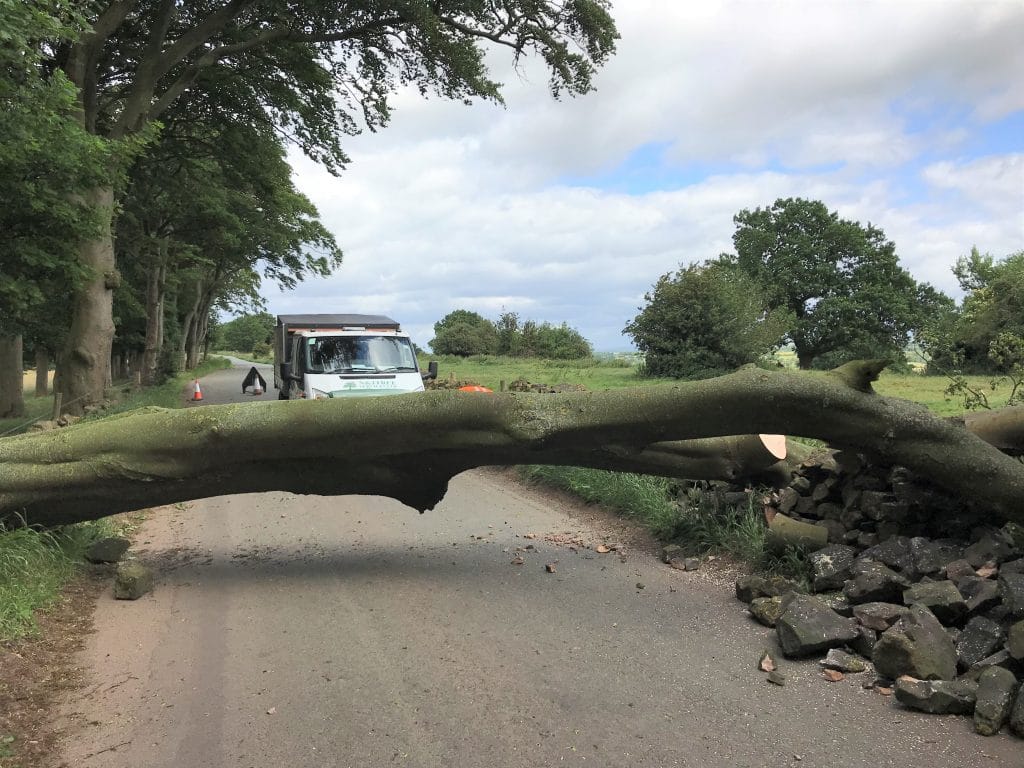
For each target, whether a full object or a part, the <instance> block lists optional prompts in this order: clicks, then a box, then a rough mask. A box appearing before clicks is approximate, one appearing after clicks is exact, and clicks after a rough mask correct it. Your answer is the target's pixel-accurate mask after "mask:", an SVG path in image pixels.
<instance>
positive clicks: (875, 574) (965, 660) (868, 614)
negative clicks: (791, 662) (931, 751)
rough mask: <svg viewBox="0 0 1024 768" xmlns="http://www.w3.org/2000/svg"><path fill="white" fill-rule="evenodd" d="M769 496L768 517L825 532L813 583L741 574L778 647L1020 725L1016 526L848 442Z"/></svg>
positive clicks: (1021, 609)
mask: <svg viewBox="0 0 1024 768" xmlns="http://www.w3.org/2000/svg"><path fill="white" fill-rule="evenodd" d="M721 492H722V494H723V496H725V495H735V494H736V492H737V489H736V488H731V487H730V488H726V489H724V490H722V491H721ZM765 501H766V510H765V511H766V516H767V517H768V518H772V517H773V516H778V515H784V516H786V518H787V519H788V520H790V521H792V522H794V523H796V524H798V525H804V526H814V527H816V528H819V529H823V530H824V531H825V532H826V533H827V537H826V541H827V544H826V545H825V546H823V547H821V548H819V549H818V550H817V551H815V552H812V553H810V556H809V560H810V564H811V569H812V577H811V589H812V592H813V594H810V595H808V594H801V590H800V588H799V586H798V585H797V584H795V583H793V582H791V581H788V580H786V579H783V578H779V577H771V578H768V577H764V576H759V575H749V576H743V577H741V578H740V579H739V580H737V582H736V596H737V598H738V599H740V600H742V601H743V602H745V603H747V604H748V605H749V609H750V613H751V616H752V617H753V618H754V619H756V620H757V621H759V622H761V623H762V624H764V625H766V626H772V627H775V630H776V633H777V638H778V642H779V646H780V648H781V649H782V652H783V654H784V655H785V656H786V657H789V658H803V657H808V656H815V655H817V656H821V655H823V654H825V653H826V652H827V653H828V656H827V657H826V658H825V660H824V661H822V665H823V666H824V667H825V668H826V670H828V669H832V670H839V671H844V672H851V673H854V674H856V672H855V670H857V669H858V668H861V669H866V670H870V669H871V668H872V667H873V670H874V678H873V679H872V680H870V681H866V683H865V687H872V686H873V687H875V688H878V689H879V691H880V692H882V693H889V692H890V691H891V692H892V693H893V694H894V699H895V700H896V701H897V702H898V703H899V704H901V705H902V706H905V707H908V708H911V709H915V710H919V711H922V712H931V713H936V714H959V715H966V716H969V717H973V718H974V727H975V730H976V731H977V732H978V733H980V734H982V735H986V736H989V735H992V734H994V733H997V732H998V731H999V730H1000V729H1001V728H1002V727H1004V726H1007V727H1008V729H1009V730H1010V731H1012V732H1013V733H1015V734H1016V735H1017V736H1020V737H1024V686H1022V685H1021V681H1022V680H1024V528H1022V527H1021V526H1019V525H1016V524H1014V523H1007V524H1006V525H1003V526H1002V527H996V526H995V525H993V524H992V522H991V520H992V517H991V516H990V515H988V514H986V512H985V510H981V509H976V508H974V507H973V506H972V505H970V504H965V503H963V502H961V501H958V500H956V499H952V498H950V497H949V496H947V495H945V494H944V493H943V492H941V491H940V490H938V489H937V488H935V487H933V486H930V485H929V484H927V483H925V482H923V481H920V480H918V479H915V478H914V477H913V476H912V475H911V473H910V472H909V471H907V470H906V469H904V468H902V467H893V468H884V469H883V468H880V467H874V466H869V465H868V464H867V463H866V462H865V461H864V459H863V458H862V457H860V456H857V455H854V454H850V453H836V454H832V455H829V456H827V457H825V458H824V459H818V460H816V461H814V462H809V463H807V464H805V465H804V466H802V467H801V468H800V470H799V471H798V473H797V475H796V476H795V477H794V479H793V481H792V482H791V483H790V484H789V486H788V487H786V488H783V489H782V490H780V491H778V492H777V493H774V494H772V495H771V496H770V497H769V498H767V499H766V500H765ZM851 660H853V661H854V662H859V663H860V664H861V665H863V667H859V665H858V664H856V663H854V664H851ZM868 661H870V665H868V664H867V662H868ZM840 662H842V663H840ZM829 679H834V678H833V677H829Z"/></svg>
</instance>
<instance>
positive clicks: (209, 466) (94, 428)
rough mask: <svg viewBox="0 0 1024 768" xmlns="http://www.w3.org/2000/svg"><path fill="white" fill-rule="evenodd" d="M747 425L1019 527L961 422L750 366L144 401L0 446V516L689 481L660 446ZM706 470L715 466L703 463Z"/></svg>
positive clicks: (1023, 491) (80, 516) (1009, 473)
mask: <svg viewBox="0 0 1024 768" xmlns="http://www.w3.org/2000/svg"><path fill="white" fill-rule="evenodd" d="M751 432H757V433H767V434H790V435H795V436H803V437H813V438H818V439H820V440H824V441H826V442H828V443H830V444H832V445H833V446H836V447H843V448H852V449H856V450H858V451H861V452H864V453H867V454H869V455H871V456H872V457H873V458H874V459H875V460H876V461H880V462H882V463H887V464H901V465H904V466H907V467H909V468H910V469H912V470H914V471H915V472H917V473H918V474H920V475H922V476H924V477H927V478H929V479H930V480H932V481H933V482H935V483H936V484H938V485H940V486H942V487H945V488H946V489H948V490H950V491H952V492H955V493H957V494H960V495H961V496H962V497H963V498H966V499H970V500H971V501H972V502H974V503H978V504H983V505H987V506H988V507H990V508H991V510H992V511H993V513H994V514H995V515H997V516H1000V517H1003V518H1006V519H1013V520H1016V521H1017V522H1024V464H1021V463H1020V462H1019V461H1017V460H1016V459H1014V458H1012V457H1010V456H1007V455H1004V454H1003V453H1001V452H1000V451H999V450H998V449H996V448H994V447H993V446H991V445H988V444H987V443H985V442H984V441H982V440H980V439H979V438H977V437H975V436H973V435H971V434H970V433H968V432H967V431H966V430H965V429H964V428H963V427H962V426H958V425H956V424H954V423H951V422H948V421H946V420H944V419H940V418H936V417H935V416H933V415H932V414H931V413H929V412H928V411H927V410H926V409H925V408H924V407H922V406H919V405H916V404H914V403H910V402H907V401H904V400H898V399H892V398H884V397H880V396H878V395H875V394H871V393H870V392H864V391H859V389H856V388H854V387H852V386H850V385H849V384H848V383H847V381H846V380H845V379H844V377H841V376H835V377H809V376H806V375H802V374H799V373H792V372H785V371H764V370H758V369H753V368H751V369H744V370H740V371H737V372H736V373H733V374H730V375H728V376H723V377H719V378H716V379H708V380H705V381H697V382H688V383H681V384H678V385H676V386H672V387H643V388H635V389H625V390H616V391H608V392H586V393H565V394H558V395H550V394H545V395H531V394H521V393H504V394H495V395H481V394H475V393H464V392H448V391H436V392H427V393H423V394H416V395H403V396H395V397H385V398H366V399H353V400H318V401H297V402H290V401H289V402H281V401H277V402H256V403H248V404H244V405H242V404H239V405H220V406H206V407H201V408H190V409H186V410H176V411H168V410H161V409H144V410H140V411H135V412H132V413H129V414H123V415H120V416H117V417H112V418H109V419H104V420H99V421H93V422H85V423H82V424H78V425H76V426H74V427H69V428H67V429H63V430H59V431H56V432H50V433H40V434H32V435H24V436H19V437H14V438H6V439H3V440H0V515H5V514H11V513H22V514H24V515H25V516H26V517H27V518H28V520H29V521H30V522H36V523H42V524H56V523H65V522H71V521H77V520H86V519H94V518H98V517H103V516H106V515H109V514H113V513H116V512H122V511H127V510H134V509H139V508H143V507H150V506H156V505H160V504H168V503H172V502H178V501H185V500H189V499H198V498H204V497H208V496H219V495H225V494H231V493H244V492H258V491H269V490H282V491H292V492H295V493H312V494H321V495H338V494H350V493H354V494H360V493H362V494H380V495H385V496H391V497H394V498H396V499H399V500H400V501H402V502H404V503H405V504H408V505H409V506H411V507H414V508H416V509H420V510H423V509H428V508H430V507H432V506H433V505H434V504H436V503H437V502H438V501H439V500H440V499H441V498H443V496H444V493H445V490H446V488H447V484H448V480H449V479H450V478H451V477H452V476H454V475H456V474H458V473H459V472H462V471H464V470H467V469H470V468H472V467H478V466H486V465H509V464H561V465H573V466H585V467H596V468H601V469H615V470H627V471H645V472H649V473H651V474H664V475H672V476H678V477H685V478H688V479H699V477H705V476H707V475H697V474H694V473H693V471H694V469H695V466H696V465H694V464H693V463H688V462H684V461H677V462H672V461H668V460H666V456H668V455H669V454H670V453H671V451H666V450H664V448H663V446H658V445H657V444H663V443H667V442H672V441H677V440H694V439H700V438H711V437H723V436H730V435H738V434H748V433H751ZM654 457H656V458H657V460H654ZM721 469H722V464H721V462H718V463H717V464H716V465H715V470H714V471H715V472H719V471H721ZM726 469H727V470H729V469H730V468H729V467H727V468H726ZM731 469H732V470H735V466H733V467H731ZM708 474H711V472H710V470H709V471H708ZM712 476H715V477H717V476H719V475H717V474H713V475H712Z"/></svg>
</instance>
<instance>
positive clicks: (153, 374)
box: [142, 246, 166, 385]
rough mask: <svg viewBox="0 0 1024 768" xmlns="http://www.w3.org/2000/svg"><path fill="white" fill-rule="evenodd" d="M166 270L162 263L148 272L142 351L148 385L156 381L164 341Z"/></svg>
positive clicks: (143, 376)
mask: <svg viewBox="0 0 1024 768" xmlns="http://www.w3.org/2000/svg"><path fill="white" fill-rule="evenodd" d="M165 247H166V246H165ZM165 271H166V270H165V267H164V266H163V264H162V263H161V264H158V265H154V266H152V267H150V269H149V271H148V272H147V274H146V348H145V351H144V352H143V353H142V383H143V384H146V385H150V384H153V383H155V382H156V378H157V364H158V362H159V360H160V350H161V349H162V348H163V343H164V284H165Z"/></svg>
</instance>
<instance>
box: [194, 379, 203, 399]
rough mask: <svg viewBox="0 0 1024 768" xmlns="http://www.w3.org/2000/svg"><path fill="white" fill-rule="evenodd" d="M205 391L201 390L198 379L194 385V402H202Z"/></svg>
mask: <svg viewBox="0 0 1024 768" xmlns="http://www.w3.org/2000/svg"><path fill="white" fill-rule="evenodd" d="M202 399H203V390H201V389H200V388H199V379H196V381H195V384H193V385H192V400H193V401H195V400H202Z"/></svg>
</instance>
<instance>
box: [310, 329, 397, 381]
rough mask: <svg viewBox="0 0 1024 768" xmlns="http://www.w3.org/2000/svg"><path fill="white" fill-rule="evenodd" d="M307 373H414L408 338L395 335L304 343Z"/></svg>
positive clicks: (321, 338) (353, 337) (321, 339)
mask: <svg viewBox="0 0 1024 768" xmlns="http://www.w3.org/2000/svg"><path fill="white" fill-rule="evenodd" d="M303 362H304V363H305V368H306V371H307V372H309V373H386V372H397V371H415V370H416V355H415V353H414V352H413V348H412V344H411V343H410V341H409V339H406V338H401V337H395V336H319V337H314V338H311V339H308V340H307V343H306V359H305V360H304V361H303Z"/></svg>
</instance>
